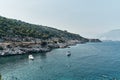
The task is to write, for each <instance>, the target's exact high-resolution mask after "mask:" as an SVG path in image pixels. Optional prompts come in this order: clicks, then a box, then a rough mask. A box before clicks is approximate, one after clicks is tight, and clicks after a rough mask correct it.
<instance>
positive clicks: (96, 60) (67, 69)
mask: <svg viewBox="0 0 120 80" xmlns="http://www.w3.org/2000/svg"><path fill="white" fill-rule="evenodd" d="M68 51H70V52H71V56H70V57H68V56H66V53H67V52H68ZM33 56H34V58H35V59H34V60H29V59H28V55H17V56H8V57H0V73H1V74H2V78H3V79H4V80H120V42H102V43H87V44H78V45H76V46H71V47H70V48H61V49H54V50H52V51H51V52H48V53H46V54H45V53H38V54H33Z"/></svg>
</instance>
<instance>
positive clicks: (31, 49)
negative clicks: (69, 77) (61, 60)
mask: <svg viewBox="0 0 120 80" xmlns="http://www.w3.org/2000/svg"><path fill="white" fill-rule="evenodd" d="M87 42H101V41H100V40H98V39H92V40H91V39H90V40H89V41H87ZM87 42H86V41H79V40H67V41H66V42H62V43H59V42H56V43H53V42H43V43H41V42H38V43H36V42H2V43H0V57H5V56H14V55H24V54H34V53H46V52H50V51H51V50H53V49H56V48H67V47H68V48H69V46H71V45H76V44H84V43H87Z"/></svg>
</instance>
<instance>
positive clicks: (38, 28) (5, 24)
mask: <svg viewBox="0 0 120 80" xmlns="http://www.w3.org/2000/svg"><path fill="white" fill-rule="evenodd" d="M0 37H1V38H2V37H10V38H15V37H20V38H23V37H33V38H39V39H43V40H45V39H51V38H63V39H68V40H74V39H76V40H81V41H88V39H86V38H83V37H81V36H79V35H78V34H73V33H70V32H67V31H62V30H58V29H55V28H50V27H47V26H42V25H35V24H30V23H26V22H23V21H20V20H15V19H9V18H5V17H1V16H0Z"/></svg>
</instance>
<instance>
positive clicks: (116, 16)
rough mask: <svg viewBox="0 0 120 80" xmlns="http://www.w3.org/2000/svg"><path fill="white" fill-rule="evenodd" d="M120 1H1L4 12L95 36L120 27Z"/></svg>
mask: <svg viewBox="0 0 120 80" xmlns="http://www.w3.org/2000/svg"><path fill="white" fill-rule="evenodd" d="M119 4H120V0H0V15H1V16H4V17H8V18H14V19H18V20H22V21H25V22H29V23H33V24H39V25H45V26H50V27H54V28H57V29H61V30H67V31H69V32H72V33H77V34H80V35H81V36H84V37H88V38H94V37H96V36H97V35H100V34H102V33H105V32H108V31H110V30H113V29H120V5H119Z"/></svg>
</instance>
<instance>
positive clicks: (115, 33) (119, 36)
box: [100, 29, 120, 41]
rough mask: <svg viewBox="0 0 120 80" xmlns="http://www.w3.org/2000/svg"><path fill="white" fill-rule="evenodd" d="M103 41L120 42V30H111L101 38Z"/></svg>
mask: <svg viewBox="0 0 120 80" xmlns="http://www.w3.org/2000/svg"><path fill="white" fill-rule="evenodd" d="M100 39H101V40H112V41H120V29H116V30H111V31H109V32H107V33H104V34H102V35H101V36H100Z"/></svg>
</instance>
